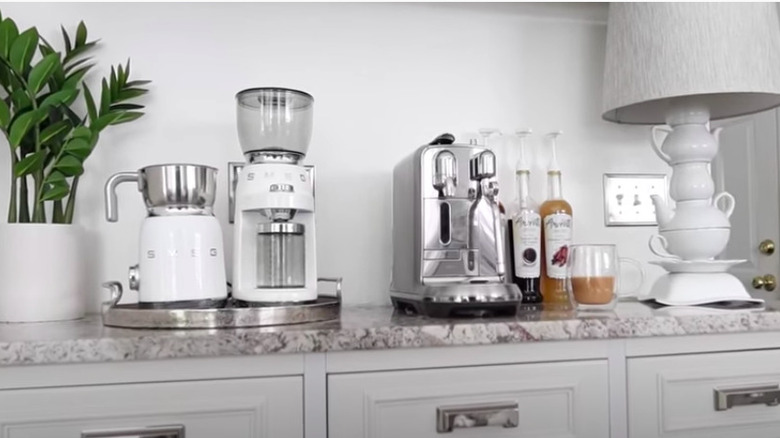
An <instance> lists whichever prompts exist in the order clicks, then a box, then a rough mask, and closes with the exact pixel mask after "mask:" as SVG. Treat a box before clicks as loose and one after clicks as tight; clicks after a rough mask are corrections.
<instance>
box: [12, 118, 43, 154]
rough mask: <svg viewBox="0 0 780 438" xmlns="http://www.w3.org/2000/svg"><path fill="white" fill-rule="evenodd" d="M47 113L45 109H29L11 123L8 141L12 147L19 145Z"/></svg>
mask: <svg viewBox="0 0 780 438" xmlns="http://www.w3.org/2000/svg"><path fill="white" fill-rule="evenodd" d="M46 115H47V114H46V112H45V111H28V112H26V113H24V114H22V115H20V116H19V117H17V118H16V120H14V121H13V123H11V129H10V130H9V131H10V134H9V136H8V143H10V144H11V146H12V147H16V146H19V144H21V142H22V139H23V138H24V136H25V135H27V133H28V132H30V129H32V127H33V126H35V125H36V124H38V123H40V122H41V121H42V120H43V119H45V118H46Z"/></svg>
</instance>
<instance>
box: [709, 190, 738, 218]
mask: <svg viewBox="0 0 780 438" xmlns="http://www.w3.org/2000/svg"><path fill="white" fill-rule="evenodd" d="M721 198H725V199H728V201H727V202H726V209H725V210H721V211H723V213H725V214H726V217H727V218H730V217H731V213H734V207H735V206H736V202H737V201H736V200H735V199H734V196H733V195H732V194H731V193H729V192H720V193H718V194H717V195H715V197H714V198H713V199H712V205H714V206H715V208H717V209H718V210H720V207H718V201H720V199H721Z"/></svg>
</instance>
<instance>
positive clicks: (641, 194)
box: [604, 173, 667, 227]
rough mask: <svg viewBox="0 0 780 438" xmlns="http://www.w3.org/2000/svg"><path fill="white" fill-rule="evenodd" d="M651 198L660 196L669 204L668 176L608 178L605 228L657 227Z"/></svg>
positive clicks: (605, 188)
mask: <svg viewBox="0 0 780 438" xmlns="http://www.w3.org/2000/svg"><path fill="white" fill-rule="evenodd" d="M651 195H658V196H660V197H661V198H662V199H663V200H664V201H666V199H667V189H666V175H664V174H627V173H606V174H604V225H606V226H608V227H614V226H652V225H657V224H658V222H656V220H655V206H654V205H653V201H652V200H651V199H650V196H651Z"/></svg>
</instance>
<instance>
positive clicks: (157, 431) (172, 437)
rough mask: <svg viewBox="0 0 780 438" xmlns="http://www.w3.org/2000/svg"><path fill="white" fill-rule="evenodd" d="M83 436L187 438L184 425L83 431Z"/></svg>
mask: <svg viewBox="0 0 780 438" xmlns="http://www.w3.org/2000/svg"><path fill="white" fill-rule="evenodd" d="M81 438H185V437H184V425H181V424H178V425H175V426H149V427H138V428H131V429H105V430H93V431H86V432H81Z"/></svg>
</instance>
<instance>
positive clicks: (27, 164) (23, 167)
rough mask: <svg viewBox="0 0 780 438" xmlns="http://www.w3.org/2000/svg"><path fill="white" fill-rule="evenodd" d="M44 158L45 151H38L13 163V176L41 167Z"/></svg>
mask: <svg viewBox="0 0 780 438" xmlns="http://www.w3.org/2000/svg"><path fill="white" fill-rule="evenodd" d="M45 160H46V151H45V150H43V151H38V152H35V153H32V154H30V155H28V156H26V157H24V158H22V159H21V160H20V161H19V162H18V163H16V164H15V165H14V176H16V177H17V178H19V177H22V176H25V175H29V174H31V173H33V172H35V171H37V170H40V169H42V168H43V162H44V161H45Z"/></svg>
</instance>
